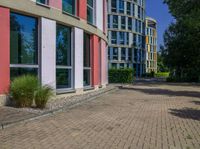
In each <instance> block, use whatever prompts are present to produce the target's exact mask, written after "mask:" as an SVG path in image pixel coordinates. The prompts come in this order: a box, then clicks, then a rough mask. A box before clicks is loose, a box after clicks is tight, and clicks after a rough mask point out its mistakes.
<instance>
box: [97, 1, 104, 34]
mask: <svg viewBox="0 0 200 149" xmlns="http://www.w3.org/2000/svg"><path fill="white" fill-rule="evenodd" d="M103 13H104V12H103V0H97V1H96V25H97V27H98V28H99V29H100V30H102V31H103V22H104V21H103Z"/></svg>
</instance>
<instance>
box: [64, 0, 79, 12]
mask: <svg viewBox="0 0 200 149" xmlns="http://www.w3.org/2000/svg"><path fill="white" fill-rule="evenodd" d="M63 1H64V0H62V11H63V12H64V13H66V14H69V15H72V16H76V15H77V0H74V1H75V2H74V14H73V13H70V12H67V11H65V10H64V9H63V7H64V6H63Z"/></svg>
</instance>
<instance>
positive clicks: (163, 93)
mask: <svg viewBox="0 0 200 149" xmlns="http://www.w3.org/2000/svg"><path fill="white" fill-rule="evenodd" d="M0 114H1V113H0ZM37 148H41V149H50V148H58V149H200V87H198V86H192V85H187V84H184V85H181V86H180V85H176V84H170V85H164V84H156V83H141V84H139V83H138V84H136V85H134V86H125V87H123V88H122V89H119V90H117V91H116V92H113V93H109V94H105V95H103V96H101V97H98V98H97V99H96V100H93V101H90V102H87V103H84V104H82V105H80V106H77V107H75V108H73V109H71V110H68V111H65V112H62V113H57V114H55V115H54V116H51V117H44V118H41V119H38V120H35V121H32V122H28V123H26V124H19V125H16V126H14V127H10V128H7V129H4V130H0V149H37Z"/></svg>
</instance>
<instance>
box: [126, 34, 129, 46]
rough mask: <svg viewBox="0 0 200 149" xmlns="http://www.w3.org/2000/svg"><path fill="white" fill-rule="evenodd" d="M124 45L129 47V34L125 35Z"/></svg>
mask: <svg viewBox="0 0 200 149" xmlns="http://www.w3.org/2000/svg"><path fill="white" fill-rule="evenodd" d="M126 45H129V32H127V33H126Z"/></svg>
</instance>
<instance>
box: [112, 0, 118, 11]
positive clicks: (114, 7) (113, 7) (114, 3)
mask: <svg viewBox="0 0 200 149" xmlns="http://www.w3.org/2000/svg"><path fill="white" fill-rule="evenodd" d="M111 11H112V12H117V0H112V1H111Z"/></svg>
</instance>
